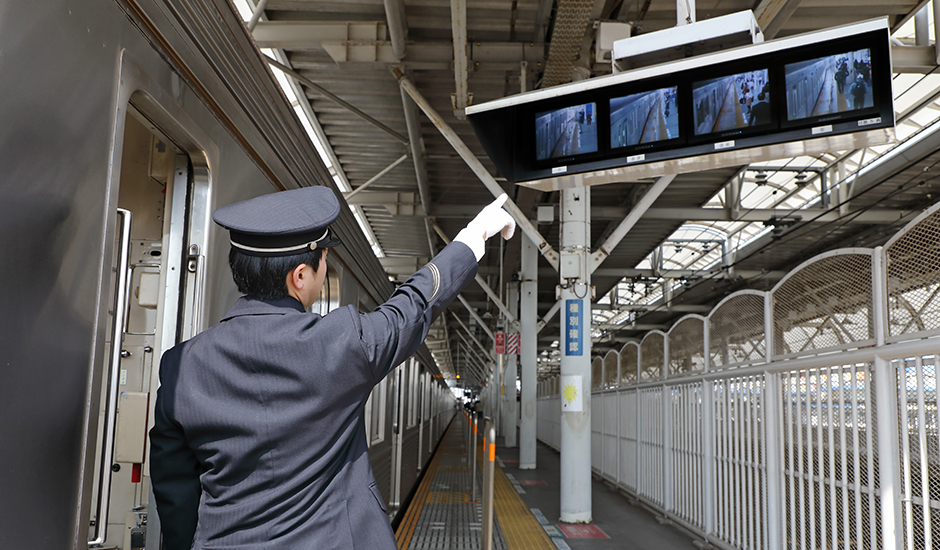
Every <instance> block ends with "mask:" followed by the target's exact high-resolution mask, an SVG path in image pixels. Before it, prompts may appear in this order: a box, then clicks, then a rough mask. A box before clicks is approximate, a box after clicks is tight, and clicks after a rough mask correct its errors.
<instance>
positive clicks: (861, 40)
mask: <svg viewBox="0 0 940 550" xmlns="http://www.w3.org/2000/svg"><path fill="white" fill-rule="evenodd" d="M869 28H870V27H869ZM783 40H788V39H783ZM759 46H762V45H761V44H758V45H755V46H745V47H743V48H740V50H742V55H741V57H739V58H737V59H734V60H732V61H725V62H717V61H711V60H710V59H708V57H709V56H704V57H705V59H704V60H703V63H704V64H702V65H699V66H696V67H694V68H689V69H686V70H677V71H676V72H671V73H668V72H667V73H666V74H659V75H656V76H652V77H650V78H644V79H641V80H632V81H628V82H618V83H616V84H611V85H608V86H593V87H589V88H588V89H581V90H579V91H575V92H571V93H566V94H565V93H559V94H557V95H553V96H551V97H546V98H544V99H539V100H536V101H529V102H523V103H516V104H511V105H509V106H506V107H501V108H496V109H491V110H486V111H481V112H478V113H471V114H470V116H469V119H470V122H471V124H472V125H473V127H474V130H475V131H476V132H477V135H478V136H479V137H480V141H481V143H482V144H483V146H484V148H485V149H486V151H487V153H488V154H489V156H490V158H491V159H492V160H493V162H494V163H495V164H496V166H497V168H498V169H499V171H500V172H501V173H502V174H503V176H505V177H506V179H507V180H508V181H510V182H514V183H515V182H523V181H531V180H540V179H546V178H552V177H556V176H560V175H570V174H577V173H585V172H593V171H598V170H605V169H610V168H617V167H624V166H630V165H633V164H644V163H650V162H663V161H670V160H675V159H681V158H687V157H694V156H700V155H704V154H709V153H713V152H722V151H726V150H735V149H747V148H753V147H763V146H767V145H773V144H780V143H786V142H792V141H798V140H806V139H813V138H816V137H828V136H831V135H839V134H848V133H853V132H859V131H863V130H874V129H880V128H889V127H893V126H894V109H893V97H892V94H891V65H890V43H889V41H888V31H887V28H879V29H876V30H869V31H866V32H861V33H858V34H853V35H848V36H843V37H840V38H834V39H829V40H825V41H820V42H816V43H811V44H808V45H801V46H797V47H792V48H787V49H780V50H776V51H769V52H767V53H755V54H748V53H747V49H748V48H756V47H759ZM865 48H868V49H869V50H870V51H871V65H872V70H871V79H872V95H873V99H874V102H873V105H872V107H869V108H865V109H861V110H847V111H842V112H837V113H829V114H826V115H820V116H812V117H807V118H803V119H798V120H787V111H786V110H787V104H786V101H785V99H784V98H785V94H786V83H785V76H786V74H785V69H786V66H787V65H792V64H795V63H801V62H804V61H809V60H813V59H817V58H824V57H827V56H830V55H838V54H842V53H847V52H854V51H857V50H861V49H865ZM755 51H760V50H755ZM686 65H687V64H686ZM664 68H665V67H664ZM761 69H767V70H768V77H769V80H770V85H769V89H770V93H771V98H770V109H771V116H770V122H768V123H766V124H762V125H760V126H753V127H752V126H747V127H740V128H734V129H730V130H726V131H719V132H711V133H708V134H703V135H698V136H696V135H695V126H694V124H695V119H694V116H695V107H694V105H693V97H692V96H693V83H695V82H700V81H703V80H708V79H714V78H720V77H725V76H732V75H736V74H740V73H746V72H750V71H755V70H761ZM638 70H643V69H638ZM647 72H652V71H649V70H648V69H647ZM612 77H617V75H612ZM602 78H611V77H602ZM597 80H598V81H600V80H601V79H597ZM571 86H574V85H571ZM673 86H675V87H676V88H677V104H678V116H679V128H680V131H679V136H678V137H675V138H671V139H668V140H660V141H655V142H649V143H642V144H634V145H628V146H622V147H612V144H611V120H610V117H611V112H610V101H611V99H614V98H620V97H625V96H628V95H632V94H637V93H645V92H648V91H653V90H657V89H661V88H669V87H673ZM559 91H561V89H559ZM755 96H756V94H755ZM585 103H594V104H595V107H596V132H597V146H598V147H597V149H598V150H597V151H596V152H591V153H583V154H579V155H570V156H565V157H559V158H548V159H537V158H536V144H535V128H536V126H535V117H536V115H537V114H538V113H544V112H547V111H554V110H558V109H564V108H567V107H571V106H575V105H581V104H585Z"/></svg>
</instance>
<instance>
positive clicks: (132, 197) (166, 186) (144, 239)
mask: <svg viewBox="0 0 940 550" xmlns="http://www.w3.org/2000/svg"><path fill="white" fill-rule="evenodd" d="M120 138H121V139H122V140H123V141H122V148H121V149H120V150H121V157H120V159H115V161H116V162H119V166H120V177H119V179H118V182H117V186H118V190H117V207H118V211H117V217H116V223H115V228H116V231H115V236H114V241H113V250H114V254H113V257H112V264H111V267H112V269H111V277H110V282H108V281H103V282H102V283H103V284H104V283H108V289H106V290H104V292H110V293H111V294H110V296H112V297H113V298H112V301H111V304H110V305H109V308H108V311H107V315H108V318H107V321H106V322H105V323H104V324H105V325H107V326H106V327H105V331H106V336H105V344H106V349H110V352H109V353H107V356H108V357H107V358H106V359H105V364H104V365H103V366H102V376H101V388H100V391H101V393H100V398H99V403H100V406H99V411H98V432H97V434H96V439H95V444H96V445H95V450H94V452H93V455H94V457H95V459H94V460H95V463H94V464H95V466H94V477H93V480H92V501H91V510H90V513H89V521H90V528H89V539H91V540H90V542H89V544H96V545H100V546H108V547H117V548H122V547H127V546H126V543H125V540H124V539H125V537H126V536H127V533H129V532H131V531H133V529H134V528H135V526H136V527H139V525H140V524H141V523H143V521H144V520H143V519H142V517H143V516H142V514H143V515H145V514H146V506H147V504H148V502H147V500H148V487H147V484H146V482H147V479H148V478H146V477H145V474H146V472H145V471H144V468H143V465H144V462H145V456H146V454H145V450H146V439H147V428H148V416H149V406H150V392H151V390H155V388H152V387H151V386H152V383H153V380H155V378H156V369H157V366H158V365H159V357H160V354H161V352H162V351H163V350H164V349H165V348H166V345H165V342H166V338H167V335H166V332H167V328H166V323H167V319H172V327H171V329H170V334H169V339H170V341H175V340H176V339H178V337H179V334H180V331H182V328H181V323H182V321H183V319H184V317H185V319H187V320H188V323H190V324H189V329H188V332H189V333H190V334H191V333H192V330H193V327H195V326H196V323H198V320H197V316H196V315H195V309H196V307H197V306H198V300H197V298H196V286H197V285H196V284H195V282H194V281H195V279H192V277H196V269H195V262H196V261H197V260H196V258H198V257H199V254H198V253H196V254H190V255H189V261H190V262H191V263H190V265H189V266H188V267H189V269H187V266H186V265H185V261H186V260H184V257H185V255H186V253H187V252H190V250H189V249H187V244H186V243H187V242H188V241H187V238H188V226H189V223H188V219H189V218H188V217H187V216H192V204H191V203H190V202H189V201H191V200H192V186H191V184H192V170H191V163H190V158H189V156H188V155H187V154H186V152H185V151H183V150H182V149H181V148H179V147H178V146H177V145H175V144H174V142H173V141H171V140H170V139H169V138H168V137H167V136H166V135H165V134H163V132H161V131H160V130H159V129H157V128H156V127H155V126H154V125H153V124H151V123H150V122H149V121H148V120H147V119H146V118H145V117H144V116H143V115H142V114H141V113H140V112H138V111H136V110H135V109H134V108H133V107H132V106H129V107H128V110H127V116H125V121H124V126H123V135H122V136H120ZM168 243H170V244H168ZM168 247H169V248H170V249H169V250H168ZM197 248H198V247H197ZM195 250H196V249H192V251H195ZM170 272H173V273H174V274H176V275H173V276H170V275H169V273H170ZM181 273H183V274H184V275H182V276H181V275H179V274H181ZM181 308H182V309H181ZM187 308H189V309H187ZM184 311H188V312H189V313H188V314H184ZM89 454H92V453H89ZM142 474H144V475H143V476H142ZM131 523H134V524H135V525H130V524H131ZM129 525H130V527H129Z"/></svg>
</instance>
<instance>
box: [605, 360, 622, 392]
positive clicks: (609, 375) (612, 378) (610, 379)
mask: <svg viewBox="0 0 940 550" xmlns="http://www.w3.org/2000/svg"><path fill="white" fill-rule="evenodd" d="M619 361H620V354H618V353H617V352H616V351H608V352H607V355H605V356H604V386H603V387H605V388H613V387H616V386H617V363H618V362H619Z"/></svg>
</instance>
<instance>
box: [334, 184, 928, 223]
mask: <svg viewBox="0 0 940 550" xmlns="http://www.w3.org/2000/svg"><path fill="white" fill-rule="evenodd" d="M398 195H399V193H395V192H392V191H366V192H363V193H362V194H361V195H357V196H355V197H354V198H353V199H352V200H349V199H347V202H349V204H351V205H374V206H384V205H387V204H399V203H400V197H398ZM479 211H480V209H479V207H476V206H464V205H458V204H438V205H435V207H434V217H435V218H437V219H449V218H467V219H472V218H473V217H474V216H476V215H477V214H478V213H479ZM629 213H630V210H629V209H628V208H627V207H622V206H592V207H591V219H592V220H618V219H623V218H624V216H626V215H627V214H629ZM908 215H910V212H909V211H906V210H893V209H884V208H878V209H872V210H865V211H863V212H859V213H857V214H855V213H853V212H851V211H850V212H849V213H848V216H840V215H839V214H838V212H835V211H832V210H830V209H822V208H803V209H799V210H789V209H786V208H753V209H750V210H744V211H741V212H739V214H738V216H732V215H730V214H729V213H728V210H727V209H724V208H650V209H648V210H647V211H646V213H645V214H643V217H642V219H644V220H678V221H690V222H694V221H699V222H765V221H770V220H772V219H778V220H779V219H786V218H788V217H789V218H793V217H795V216H799V217H800V218H801V219H802V220H803V221H810V222H814V223H828V222H833V221H837V220H839V219H841V218H842V217H848V218H850V219H848V220H845V221H846V222H847V223H853V224H859V223H861V224H888V223H895V222H897V221H898V220H901V219H904V218H905V217H907V216H908Z"/></svg>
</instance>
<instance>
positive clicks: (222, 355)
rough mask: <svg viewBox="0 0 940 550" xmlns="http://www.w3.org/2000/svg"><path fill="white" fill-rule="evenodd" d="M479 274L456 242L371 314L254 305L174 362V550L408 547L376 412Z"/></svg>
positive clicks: (170, 403) (165, 428) (158, 480)
mask: <svg viewBox="0 0 940 550" xmlns="http://www.w3.org/2000/svg"><path fill="white" fill-rule="evenodd" d="M476 267H477V262H476V260H475V258H474V255H473V252H471V250H470V248H468V247H467V246H466V245H465V244H463V243H459V242H455V243H452V244H450V245H449V246H447V247H446V248H445V249H444V250H443V251H441V253H440V254H438V255H437V257H435V258H434V260H432V262H431V264H429V265H428V266H425V267H424V268H422V269H421V270H420V271H418V272H417V273H415V274H414V275H412V277H411V278H410V279H409V280H408V281H407V282H406V283H405V284H404V285H402V286H401V287H399V288H398V289H397V290H396V291H395V293H394V294H393V295H392V297H391V298H389V300H388V301H387V302H385V303H384V304H382V305H381V306H379V307H378V308H377V309H376V310H375V311H374V312H372V313H366V314H362V313H359V312H358V311H357V310H356V308H355V307H353V306H347V307H344V308H339V309H337V310H335V311H333V312H331V313H330V314H329V315H326V316H322V317H321V316H320V315H316V314H313V313H306V312H304V310H303V308H302V306H301V304H300V302H298V301H297V300H295V299H293V298H285V299H281V300H275V301H260V300H250V299H247V298H244V297H243V298H240V299H239V300H238V302H236V304H235V306H234V307H233V308H232V310H231V311H230V312H229V314H228V315H227V316H226V317H225V318H224V319H222V322H221V323H219V324H218V325H216V326H214V327H212V328H210V329H208V330H206V331H205V332H203V333H201V334H199V335H197V336H195V337H193V338H192V339H191V340H188V341H186V342H183V343H182V344H180V345H178V346H176V347H174V348H172V349H170V350H169V351H167V352H166V354H164V356H163V359H162V362H161V364H160V381H161V386H160V389H159V391H158V392H157V403H156V416H155V419H154V420H155V425H154V427H153V429H152V430H151V431H150V443H151V447H150V449H151V450H150V461H151V463H150V472H151V475H152V481H153V490H154V495H155V496H156V500H157V511H158V512H159V515H160V520H161V522H162V527H163V537H164V539H163V540H164V548H165V549H166V550H177V549H188V548H190V547H191V546H192V547H193V548H197V549H203V548H205V549H210V548H226V549H233V550H234V549H239V550H248V549H251V550H255V549H262V548H264V549H272V548H278V549H314V548H315V549H330V548H337V549H340V548H341V549H349V548H362V549H376V548H378V549H384V548H388V549H393V548H395V540H394V536H393V534H392V530H391V527H390V526H389V522H388V517H387V515H386V512H385V505H384V502H383V499H382V495H381V494H379V490H378V488H377V487H376V484H375V479H374V478H373V477H372V468H371V467H370V465H369V454H368V445H367V442H366V431H365V425H364V420H363V407H364V405H365V402H366V400H367V399H368V397H369V393H370V392H371V390H372V387H373V386H374V385H375V384H376V383H378V382H379V381H380V380H382V378H383V377H385V375H386V374H388V372H389V371H390V370H391V369H392V367H394V366H396V365H398V364H400V363H401V362H402V361H404V360H405V359H407V358H408V357H409V356H410V355H412V354H413V353H414V352H415V351H416V350H417V348H418V347H419V346H420V345H421V343H422V342H423V341H424V338H425V336H426V335H427V332H428V328H429V327H430V325H431V322H432V321H433V320H434V319H435V318H437V316H438V315H440V313H441V312H442V311H443V310H444V309H445V308H446V307H447V305H448V304H449V303H450V302H451V300H453V299H454V298H455V297H456V295H457V293H458V292H460V290H462V289H463V287H464V286H466V285H467V284H468V283H469V282H470V281H471V280H472V279H473V277H474V275H475V274H476Z"/></svg>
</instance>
